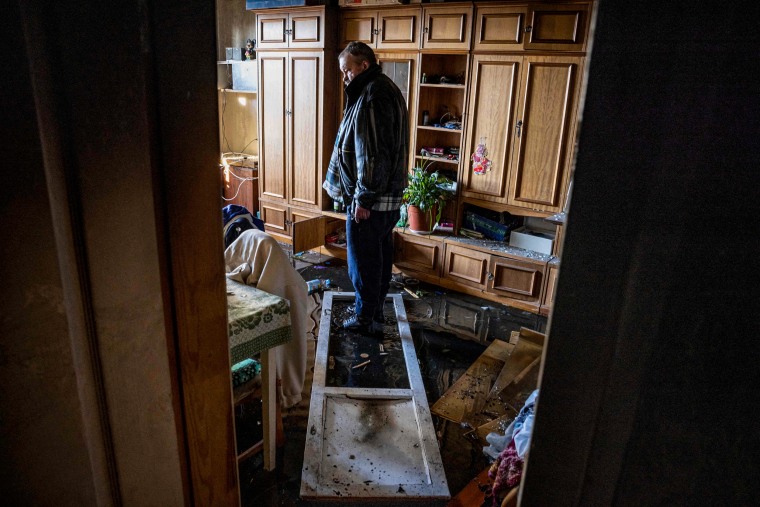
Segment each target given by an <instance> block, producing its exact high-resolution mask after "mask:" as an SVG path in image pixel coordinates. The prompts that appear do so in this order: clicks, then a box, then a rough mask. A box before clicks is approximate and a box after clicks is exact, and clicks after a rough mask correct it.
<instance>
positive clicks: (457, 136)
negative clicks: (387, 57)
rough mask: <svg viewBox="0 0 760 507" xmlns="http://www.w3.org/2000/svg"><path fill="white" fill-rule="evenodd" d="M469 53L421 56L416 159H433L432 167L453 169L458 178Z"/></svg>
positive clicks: (430, 166)
mask: <svg viewBox="0 0 760 507" xmlns="http://www.w3.org/2000/svg"><path fill="white" fill-rule="evenodd" d="M468 63H469V55H468V54H466V53H463V54H452V53H447V54H437V53H423V54H421V55H420V70H419V72H420V73H419V80H418V88H417V90H418V94H417V110H416V120H415V129H414V134H415V135H414V150H413V152H414V157H415V161H416V162H417V161H420V160H422V159H425V160H428V161H430V164H429V168H430V169H431V170H441V171H443V170H446V171H450V172H452V173H453V174H452V176H453V177H452V179H453V180H454V181H456V179H457V174H458V170H459V161H460V153H461V148H462V139H463V136H462V134H463V127H464V124H463V121H462V120H463V114H464V111H465V107H466V93H465V89H466V83H467V68H468Z"/></svg>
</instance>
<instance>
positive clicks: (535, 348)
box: [488, 328, 543, 398]
mask: <svg viewBox="0 0 760 507" xmlns="http://www.w3.org/2000/svg"><path fill="white" fill-rule="evenodd" d="M527 331H529V330H527V329H525V328H521V329H520V337H519V339H518V340H517V343H516V345H515V348H514V349H513V350H512V353H511V354H510V356H509V360H507V361H505V362H504V367H503V368H502V370H501V372H499V376H498V377H497V378H496V380H495V381H494V383H493V386H492V387H491V391H490V392H489V394H488V398H493V397H494V396H498V394H499V393H500V392H501V391H502V390H503V389H504V388H505V387H507V386H508V385H509V384H510V383H512V382H514V381H515V380H516V379H518V377H519V379H520V380H521V379H522V378H523V377H525V375H526V374H527V373H528V372H529V371H530V369H531V368H533V367H535V366H537V365H538V364H540V362H541V352H542V349H543V347H542V345H543V339H541V338H540V337H541V336H543V335H541V334H540V333H536V332H535V331H530V334H528V333H527ZM536 335H538V336H536ZM538 343H541V345H539V344H538Z"/></svg>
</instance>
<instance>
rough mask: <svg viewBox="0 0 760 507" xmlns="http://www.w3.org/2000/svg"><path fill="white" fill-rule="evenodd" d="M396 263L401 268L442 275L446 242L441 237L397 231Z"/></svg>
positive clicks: (394, 242)
mask: <svg viewBox="0 0 760 507" xmlns="http://www.w3.org/2000/svg"><path fill="white" fill-rule="evenodd" d="M393 247H394V250H395V252H394V259H395V264H396V266H398V267H399V268H400V269H405V270H406V269H408V270H412V271H419V272H422V273H425V274H426V275H428V276H434V277H437V276H440V274H441V258H442V256H443V249H444V244H443V241H442V240H441V239H440V238H432V237H426V236H417V235H415V234H400V233H395V235H394V241H393Z"/></svg>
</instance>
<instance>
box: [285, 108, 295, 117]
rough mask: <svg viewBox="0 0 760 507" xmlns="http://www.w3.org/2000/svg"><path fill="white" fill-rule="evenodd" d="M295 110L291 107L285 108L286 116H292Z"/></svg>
mask: <svg viewBox="0 0 760 507" xmlns="http://www.w3.org/2000/svg"><path fill="white" fill-rule="evenodd" d="M292 114H293V112H292V111H291V110H290V109H286V110H285V116H291V115H292Z"/></svg>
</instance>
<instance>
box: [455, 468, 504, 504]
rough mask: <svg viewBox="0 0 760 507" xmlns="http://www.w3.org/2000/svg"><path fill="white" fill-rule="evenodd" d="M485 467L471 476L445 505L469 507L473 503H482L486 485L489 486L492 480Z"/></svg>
mask: <svg viewBox="0 0 760 507" xmlns="http://www.w3.org/2000/svg"><path fill="white" fill-rule="evenodd" d="M490 468H491V467H487V468H486V469H485V470H483V471H482V472H480V473H479V474H478V475H477V476H475V478H473V479H472V480H471V481H470V482H468V483H467V485H466V486H465V487H464V488H463V489H462V491H460V492H459V493H457V496H455V497H454V498H452V499H451V501H450V502H449V503H448V504H447V505H446V507H471V506H473V505H483V502H485V499H486V491H487V488H486V486H491V484H492V483H493V481H492V480H491V479H490V478H489V477H488V470H489V469H490Z"/></svg>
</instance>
